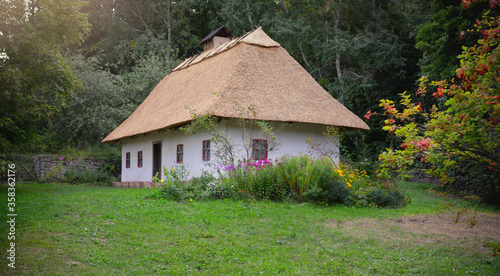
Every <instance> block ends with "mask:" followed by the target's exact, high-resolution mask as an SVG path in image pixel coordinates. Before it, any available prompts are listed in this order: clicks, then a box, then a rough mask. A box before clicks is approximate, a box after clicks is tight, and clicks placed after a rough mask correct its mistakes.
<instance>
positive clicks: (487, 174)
mask: <svg viewBox="0 0 500 276" xmlns="http://www.w3.org/2000/svg"><path fill="white" fill-rule="evenodd" d="M472 2H473V1H463V4H464V7H466V8H467V7H468V5H471V4H473V3H472ZM496 4H497V3H496V1H490V5H492V7H496ZM473 34H480V39H479V40H478V41H477V44H476V45H474V46H472V47H468V48H466V47H464V50H463V53H462V54H461V55H460V56H459V59H460V68H458V69H457V70H456V78H455V79H452V80H441V81H429V80H428V78H427V77H422V78H421V79H420V80H419V81H420V85H419V88H418V90H417V91H416V93H415V95H410V94H409V93H407V92H405V93H402V94H400V96H401V100H400V101H399V103H396V102H393V101H391V100H381V101H380V107H381V108H383V115H384V116H387V117H388V118H387V119H386V120H385V126H384V127H383V129H384V130H386V131H388V132H390V133H392V134H394V135H395V136H397V137H398V138H399V139H400V140H401V141H402V143H401V145H400V146H399V147H398V148H389V149H387V150H386V151H385V152H383V153H382V154H380V156H379V159H380V160H381V161H382V165H381V168H380V169H379V172H380V175H381V176H386V177H390V176H391V175H393V174H394V173H398V174H399V175H401V176H402V177H408V176H409V172H410V170H411V169H413V168H415V166H416V165H418V167H419V168H423V170H424V171H425V172H427V173H428V174H431V175H433V176H436V177H439V178H440V180H441V182H442V183H443V186H444V185H449V184H452V183H455V182H456V180H460V179H462V180H463V179H468V181H470V179H473V180H472V181H473V182H474V181H475V182H477V183H479V185H485V187H483V188H484V189H486V190H488V191H487V192H486V193H490V194H491V193H493V194H495V193H498V192H499V187H498V184H496V182H497V181H496V180H495V177H494V175H498V174H499V170H500V100H499V97H500V66H499V65H500V50H499V48H498V45H499V43H500V17H498V16H490V15H489V13H486V14H485V15H484V16H483V18H482V19H481V20H477V22H476V24H475V27H474V28H473V29H471V30H467V31H464V32H462V36H465V35H473ZM423 102H425V103H426V104H425V106H424V104H422V103H423ZM373 114H374V113H372V112H371V111H370V112H369V113H368V114H367V115H365V118H369V117H370V116H372V115H373ZM418 163H420V164H418ZM464 168H468V169H469V171H464ZM457 172H459V173H457ZM478 172H481V173H480V174H478ZM486 186H487V187H486Z"/></svg>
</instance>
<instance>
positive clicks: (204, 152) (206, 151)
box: [201, 140, 212, 161]
mask: <svg viewBox="0 0 500 276" xmlns="http://www.w3.org/2000/svg"><path fill="white" fill-rule="evenodd" d="M207 142H208V147H205V143H207ZM211 144H212V142H211V141H210V140H203V141H202V142H201V158H202V159H203V161H210V155H211Z"/></svg>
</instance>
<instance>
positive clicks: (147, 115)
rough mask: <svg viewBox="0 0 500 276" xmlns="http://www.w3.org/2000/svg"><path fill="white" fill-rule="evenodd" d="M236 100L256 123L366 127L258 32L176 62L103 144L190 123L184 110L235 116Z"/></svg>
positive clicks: (285, 52) (287, 55)
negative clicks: (251, 110)
mask: <svg viewBox="0 0 500 276" xmlns="http://www.w3.org/2000/svg"><path fill="white" fill-rule="evenodd" d="M213 92H216V93H218V94H219V95H215V94H214V93H213ZM220 95H223V96H220ZM236 101H237V102H238V104H239V105H240V106H241V107H249V106H252V107H253V108H254V109H255V111H256V118H255V119H259V120H267V121H283V122H301V123H312V124H322V125H333V126H339V127H344V128H346V129H369V127H368V126H367V125H366V124H365V123H364V122H363V121H362V120H361V119H360V118H358V117H357V116H356V115H355V114H353V113H352V112H351V111H349V110H348V109H347V108H346V107H344V106H343V105H342V104H340V103H339V102H338V101H337V100H335V99H334V98H333V97H332V96H331V95H330V94H328V92H326V91H325V90H324V89H323V88H322V87H321V86H320V85H319V84H318V83H317V82H316V81H315V80H314V79H313V78H312V77H311V76H310V75H309V73H307V71H306V70H305V69H304V68H302V67H301V66H300V64H299V63H298V62H296V61H295V60H294V59H293V58H292V57H291V56H290V55H289V54H288V53H287V51H286V50H285V49H283V48H282V47H281V46H280V44H279V43H277V42H276V41H273V40H272V39H271V38H269V36H267V34H265V33H264V32H263V31H262V29H261V28H258V29H256V30H254V31H252V32H249V33H247V34H245V35H243V36H241V37H239V38H236V39H233V40H231V41H229V42H227V43H225V44H223V45H220V46H218V47H216V48H214V49H211V50H209V51H205V52H203V53H201V54H200V55H198V56H195V57H192V58H189V59H187V60H185V61H184V62H182V63H180V64H179V65H178V66H177V67H176V68H175V69H174V70H173V71H172V72H171V73H170V74H168V75H167V76H166V77H165V78H164V79H163V80H162V81H161V82H160V83H159V84H158V85H157V86H156V87H155V88H154V89H153V91H152V92H151V93H150V94H149V96H148V97H147V98H146V99H145V100H144V102H143V103H142V104H141V105H140V106H139V107H138V108H137V109H136V110H135V111H134V112H133V113H132V115H130V117H128V118H127V119H126V120H125V121H124V122H123V123H122V124H121V125H120V126H118V127H117V128H116V129H115V130H114V131H113V132H111V133H110V134H109V135H108V136H107V137H106V138H105V139H104V140H103V142H118V141H119V140H120V139H122V138H125V137H131V136H135V135H138V134H143V133H148V132H152V131H157V130H161V129H166V128H170V127H174V126H178V125H181V124H184V123H188V122H190V121H191V115H190V113H189V111H188V110H187V109H186V107H189V108H191V109H193V110H196V112H197V113H200V114H201V113H205V112H208V113H209V114H212V115H213V116H217V117H225V118H237V117H238V116H240V115H239V114H238V112H236V110H235V106H234V103H235V102H236Z"/></svg>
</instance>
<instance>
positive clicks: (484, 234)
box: [325, 212, 500, 254]
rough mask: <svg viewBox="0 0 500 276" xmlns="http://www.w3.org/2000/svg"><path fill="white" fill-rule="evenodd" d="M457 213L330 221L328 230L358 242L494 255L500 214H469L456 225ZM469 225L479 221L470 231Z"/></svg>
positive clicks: (497, 240) (462, 216)
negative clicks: (445, 246)
mask: <svg viewBox="0 0 500 276" xmlns="http://www.w3.org/2000/svg"><path fill="white" fill-rule="evenodd" d="M456 219H457V213H451V212H448V213H442V214H437V215H414V216H409V217H402V218H398V219H383V220H377V219H359V220H354V221H337V220H331V221H328V222H327V223H326V225H325V226H327V227H331V228H334V229H338V230H340V231H342V232H344V231H345V233H346V234H347V235H350V236H352V237H355V238H359V239H366V240H368V239H376V240H377V241H380V242H384V243H386V244H387V245H389V246H390V245H398V244H405V245H417V246H418V245H422V246H425V245H427V244H433V243H446V244H449V245H450V246H457V247H460V248H464V249H466V252H467V253H468V254H474V253H486V254H488V253H492V248H489V247H486V246H485V244H486V243H487V242H495V243H500V214H493V213H484V212H477V213H475V214H474V212H469V213H465V214H462V215H461V216H460V218H459V221H458V223H455V220H456ZM470 221H476V224H475V226H473V227H471V224H470Z"/></svg>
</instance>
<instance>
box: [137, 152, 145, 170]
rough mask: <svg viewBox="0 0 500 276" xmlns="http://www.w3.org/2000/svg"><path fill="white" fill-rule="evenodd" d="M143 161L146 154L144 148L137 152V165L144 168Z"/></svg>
mask: <svg viewBox="0 0 500 276" xmlns="http://www.w3.org/2000/svg"><path fill="white" fill-rule="evenodd" d="M143 162H144V156H143V153H142V150H140V151H138V152H137V167H138V168H142V165H143Z"/></svg>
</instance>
